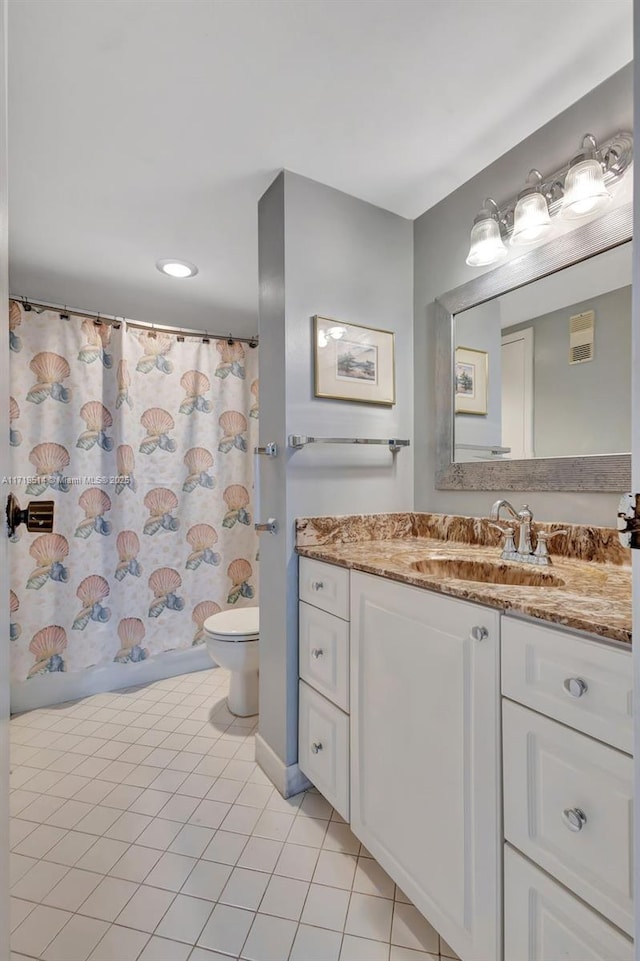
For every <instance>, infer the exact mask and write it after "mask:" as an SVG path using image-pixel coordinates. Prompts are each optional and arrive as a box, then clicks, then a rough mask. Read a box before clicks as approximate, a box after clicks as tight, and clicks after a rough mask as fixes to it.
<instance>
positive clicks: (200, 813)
mask: <svg viewBox="0 0 640 961" xmlns="http://www.w3.org/2000/svg"><path fill="white" fill-rule="evenodd" d="M229 808H230V805H229V804H223V803H222V802H221V801H208V800H207V799H206V798H205V800H203V801H200V803H199V804H198V806H197V808H196V809H195V811H194V812H193V814H192V815H191V818H190V821H191V823H192V824H199V825H201V827H205V828H218V827H220V825H221V824H222V822H223V821H224V819H225V817H226V815H227V813H228V811H229Z"/></svg>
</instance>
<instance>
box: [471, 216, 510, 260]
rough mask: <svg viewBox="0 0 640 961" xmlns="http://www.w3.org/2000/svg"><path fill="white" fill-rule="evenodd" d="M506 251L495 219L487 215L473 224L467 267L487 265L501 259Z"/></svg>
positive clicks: (505, 254)
mask: <svg viewBox="0 0 640 961" xmlns="http://www.w3.org/2000/svg"><path fill="white" fill-rule="evenodd" d="M507 253H508V251H507V248H506V247H505V245H504V243H503V242H502V236H501V234H500V225H499V224H498V221H497V220H494V219H493V217H489V216H487V217H484V218H483V219H481V220H478V221H477V223H475V224H474V225H473V227H472V228H471V245H470V247H469V253H468V255H467V261H466V262H467V264H468V265H469V267H488V266H489V264H495V263H497V262H498V261H499V260H503V259H504V258H505V257H506V256H507Z"/></svg>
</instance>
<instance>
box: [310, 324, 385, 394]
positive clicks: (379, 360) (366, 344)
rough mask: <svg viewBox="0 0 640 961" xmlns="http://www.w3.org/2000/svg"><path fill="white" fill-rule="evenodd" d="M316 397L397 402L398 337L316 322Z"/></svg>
mask: <svg viewBox="0 0 640 961" xmlns="http://www.w3.org/2000/svg"><path fill="white" fill-rule="evenodd" d="M313 322H314V358H315V396H316V397H328V398H331V399H332V400H350V401H356V402H358V403H361V404H385V405H387V406H391V405H392V404H395V402H396V385H395V356H394V334H393V332H392V331H390V330H376V329H375V328H373V327H362V326H360V325H359V324H347V323H343V322H342V321H340V320H332V319H331V318H330V317H319V316H315V317H314V318H313Z"/></svg>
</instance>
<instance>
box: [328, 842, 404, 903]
mask: <svg viewBox="0 0 640 961" xmlns="http://www.w3.org/2000/svg"><path fill="white" fill-rule="evenodd" d="M356 865H357V861H356V858H355V857H354V856H353V855H352V854H340V853H339V852H338V851H325V850H322V851H320V855H319V857H318V863H317V865H316V870H315V873H314V875H313V882H314V884H328V885H330V886H331V887H334V888H345V889H346V890H348V891H350V890H351V887H352V885H353V880H354V877H355V873H356ZM391 893H392V895H393V889H392V892H391Z"/></svg>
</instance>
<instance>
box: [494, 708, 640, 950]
mask: <svg viewBox="0 0 640 961" xmlns="http://www.w3.org/2000/svg"><path fill="white" fill-rule="evenodd" d="M502 718H503V753H504V760H503V765H504V834H505V838H506V840H507V841H510V842H511V843H512V844H514V845H515V846H516V847H517V848H519V849H520V851H522V852H523V853H524V854H526V855H527V857H530V858H531V859H532V860H533V861H536V862H537V863H538V864H539V865H540V866H541V867H543V868H544V869H545V870H546V871H548V872H549V873H550V874H552V875H553V876H554V877H555V878H557V879H558V880H559V881H561V882H562V883H563V884H566V886H567V887H568V888H571V890H572V891H574V892H575V893H576V894H577V895H579V897H581V898H583V899H584V900H585V901H587V902H588V903H589V904H590V905H592V906H593V907H594V908H596V910H598V911H600V912H601V913H602V914H604V916H605V917H606V918H609V920H611V921H613V923H614V924H616V925H617V926H618V927H620V928H622V930H623V931H625V932H626V933H627V934H630V935H631V934H632V931H633V887H632V876H633V865H632V817H633V792H632V778H633V762H632V759H631V758H630V757H628V756H627V755H626V754H622V753H621V752H620V751H616V750H615V749H614V748H611V747H607V746H606V745H604V744H601V743H600V742H599V741H594V740H592V739H591V738H589V737H586V736H585V735H584V734H579V733H578V732H577V731H572V730H570V729H569V728H567V727H564V726H563V725H561V724H558V723H557V722H556V721H550V720H549V719H548V718H546V717H542V716H541V715H540V714H536V713H534V712H533V711H529V710H527V708H524V707H520V706H519V705H517V704H512V703H511V702H510V701H504V702H503V714H502ZM583 819H584V820H583Z"/></svg>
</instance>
